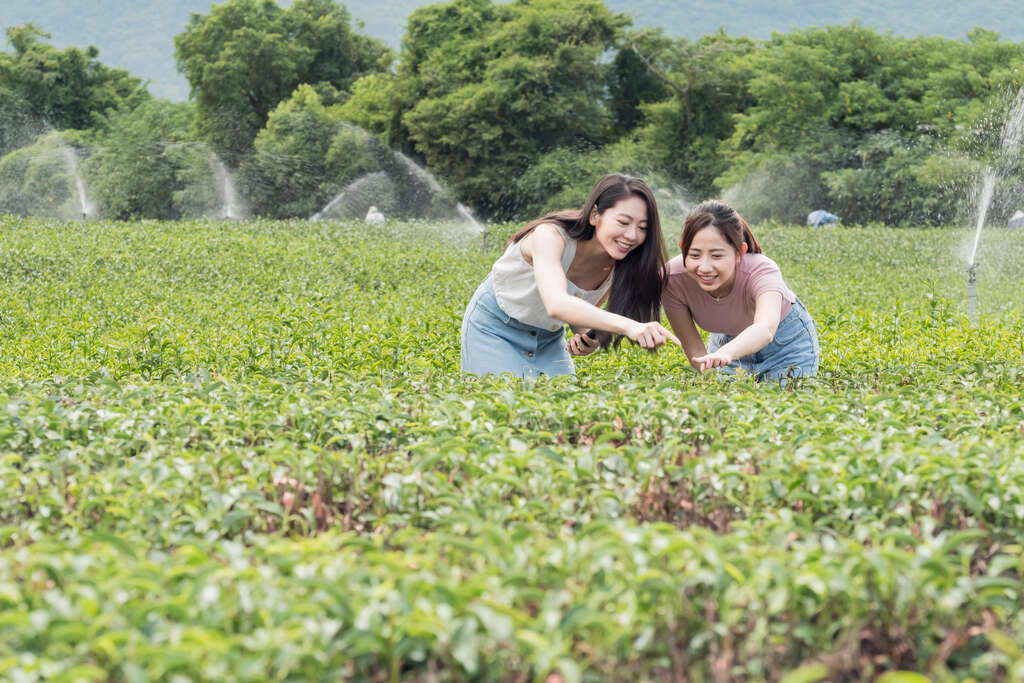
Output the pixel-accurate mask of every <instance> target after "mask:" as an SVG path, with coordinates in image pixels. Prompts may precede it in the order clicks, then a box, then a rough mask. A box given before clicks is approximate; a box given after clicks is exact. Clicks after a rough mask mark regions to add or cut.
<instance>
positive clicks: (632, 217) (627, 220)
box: [590, 195, 647, 261]
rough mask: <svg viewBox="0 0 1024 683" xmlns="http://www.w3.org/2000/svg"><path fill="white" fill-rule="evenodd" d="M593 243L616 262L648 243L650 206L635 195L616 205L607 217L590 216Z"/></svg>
mask: <svg viewBox="0 0 1024 683" xmlns="http://www.w3.org/2000/svg"><path fill="white" fill-rule="evenodd" d="M590 223H591V225H593V226H594V239H596V240H597V242H598V244H600V245H601V247H603V248H604V250H605V251H606V252H607V253H608V255H609V256H611V257H612V258H613V259H615V260H616V261H621V260H622V259H624V258H626V255H627V254H629V252H631V251H633V250H634V249H636V248H637V247H639V246H640V245H641V244H643V243H644V240H646V239H647V202H645V201H644V200H643V199H642V198H640V197H637V196H635V195H633V196H629V197H625V198H623V199H620V200H619V201H617V202H616V203H615V204H614V205H612V206H611V207H609V208H607V209H605V212H604V213H598V212H597V208H594V210H593V211H591V212H590Z"/></svg>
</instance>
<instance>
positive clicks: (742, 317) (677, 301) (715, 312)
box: [661, 254, 796, 337]
mask: <svg viewBox="0 0 1024 683" xmlns="http://www.w3.org/2000/svg"><path fill="white" fill-rule="evenodd" d="M765 292H779V293H780V294H782V316H781V318H780V320H781V319H782V318H785V317H786V316H787V315H789V311H790V309H791V308H793V302H794V301H796V294H794V293H793V291H792V290H791V289H790V288H789V287H787V286H786V282H785V281H784V280H783V279H782V272H781V271H780V270H779V267H778V266H777V265H776V264H775V261H772V260H771V259H770V258H768V257H767V256H765V255H764V254H744V255H743V258H742V259H740V263H739V265H738V266H737V267H736V280H735V282H734V283H733V286H732V291H730V292H729V294H728V295H726V296H724V297H722V298H721V299H720V300H716V299H715V297H713V296H711V295H710V294H708V293H707V292H705V291H704V290H703V289H701V288H700V285H698V284H697V282H696V281H695V280H694V279H693V278H692V277H690V274H689V273H687V272H686V267H685V266H684V265H683V257H682V255H680V256H676V257H675V258H674V259H672V260H671V261H669V262H668V281H667V282H666V284H665V290H664V291H663V292H662V295H661V305H662V306H664V307H665V310H666V311H680V310H689V312H690V316H691V317H692V318H693V321H694V322H695V323H697V325H698V326H699V327H700V328H701V329H703V330H707V331H708V332H721V333H724V334H727V335H730V336H733V337H735V336H736V335H737V334H739V333H740V332H742V331H743V330H745V329H746V328H748V327H749V326H750V325H751V323H753V322H754V310H755V307H756V304H757V297H759V296H761V295H762V294H764V293H765Z"/></svg>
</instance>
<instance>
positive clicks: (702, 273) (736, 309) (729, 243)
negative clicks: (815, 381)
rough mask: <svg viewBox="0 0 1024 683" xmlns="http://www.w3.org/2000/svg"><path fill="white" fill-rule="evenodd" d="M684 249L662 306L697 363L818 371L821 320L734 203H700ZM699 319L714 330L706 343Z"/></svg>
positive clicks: (753, 370)
mask: <svg viewBox="0 0 1024 683" xmlns="http://www.w3.org/2000/svg"><path fill="white" fill-rule="evenodd" d="M679 249H680V251H681V253H680V255H679V256H676V257H675V258H673V259H672V260H671V261H669V263H668V274H667V278H666V282H665V291H664V292H663V293H662V297H661V304H662V306H664V307H665V314H666V315H667V316H668V321H669V324H670V325H671V326H672V330H673V331H674V332H675V333H676V334H678V335H679V338H680V339H681V340H682V343H683V350H684V351H685V352H686V356H687V358H689V359H690V365H692V366H693V367H694V368H695V369H696V370H697V371H698V372H704V371H706V370H710V369H712V368H722V369H724V370H725V371H726V372H735V370H736V368H740V367H742V368H743V369H744V370H746V371H747V372H748V373H749V374H751V375H753V376H754V377H755V378H756V379H757V380H758V381H761V380H764V379H769V380H777V381H780V382H783V383H784V382H785V381H786V380H788V379H790V378H792V377H798V376H804V377H807V376H812V375H815V374H816V373H817V372H818V360H819V358H820V356H821V351H820V349H819V347H818V331H817V328H816V327H815V325H814V320H813V319H811V316H810V314H809V313H808V312H807V309H806V308H805V307H804V305H803V303H801V301H800V299H799V298H797V296H796V294H794V293H793V291H792V290H791V289H790V288H789V287H788V286H787V285H786V283H785V281H784V280H783V279H782V273H781V272H780V270H779V267H778V265H776V264H775V261H773V260H771V259H770V258H768V257H767V256H765V255H764V254H763V253H761V246H760V245H759V244H758V242H757V239H756V238H755V237H754V233H753V232H751V230H750V226H749V225H748V224H747V222H746V221H745V220H744V219H743V217H742V216H740V215H739V214H738V213H737V212H736V210H735V209H733V208H732V207H731V206H729V205H728V204H726V203H725V202H722V201H719V200H714V199H712V200H708V201H705V202H701V203H700V204H698V205H697V206H695V207H694V208H693V209H692V210H691V211H690V213H689V215H688V216H687V217H686V221H685V222H684V224H683V233H682V238H681V239H680V241H679ZM694 323H696V325H699V326H700V327H701V328H702V329H704V330H706V331H707V332H709V333H710V334H709V336H708V345H707V348H705V346H704V341H703V340H702V339H701V336H700V334H699V333H698V332H697V328H696V326H695V324H694Z"/></svg>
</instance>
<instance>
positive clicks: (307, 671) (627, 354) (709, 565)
mask: <svg viewBox="0 0 1024 683" xmlns="http://www.w3.org/2000/svg"><path fill="white" fill-rule="evenodd" d="M510 228H511V226H503V227H499V228H496V229H495V233H496V234H495V235H492V236H491V239H490V242H491V246H490V247H488V248H487V249H483V250H482V249H481V243H480V237H479V236H477V235H473V234H471V233H469V232H466V231H465V230H463V229H462V228H460V227H458V226H445V225H440V224H431V223H419V224H401V225H395V224H389V225H387V226H384V227H383V228H378V227H372V228H371V227H368V226H366V225H363V224H361V223H350V224H340V223H333V222H320V223H308V222H304V221H293V222H244V223H210V222H191V223H184V222H183V223H146V222H143V223H130V224H125V223H98V222H97V223H84V224H79V223H54V222H45V221H39V220H30V219H18V218H3V219H0V292H2V299H0V301H2V305H0V382H2V386H3V389H4V392H5V394H6V396H7V400H6V409H5V410H4V411H2V412H0V490H2V491H3V492H4V496H2V497H0V675H3V676H4V677H8V678H12V679H16V680H83V679H88V680H96V679H107V678H110V679H115V680H154V679H167V680H172V679H174V678H175V677H180V680H185V679H189V680H264V679H266V678H271V679H275V680H286V679H304V680H310V679H313V680H320V679H332V680H336V679H338V678H346V679H353V680H367V681H373V680H417V681H433V680H510V681H513V680H514V681H519V680H541V681H543V680H545V678H546V677H547V676H548V675H549V674H550V673H551V672H553V671H557V672H559V674H560V675H561V676H563V677H564V678H565V679H567V680H581V679H583V680H682V679H681V678H680V676H681V675H682V674H683V672H686V673H687V674H688V675H689V677H690V678H692V679H696V680H700V679H711V680H732V679H740V680H763V679H766V680H778V679H780V678H782V677H784V676H786V675H788V676H789V678H787V679H786V680H788V681H791V682H792V681H798V680H800V681H812V680H819V679H823V678H826V677H827V678H830V679H835V678H843V677H845V678H852V679H872V678H873V677H874V676H875V675H876V674H878V673H881V672H883V671H891V670H916V671H923V672H927V673H928V674H929V676H930V677H931V678H932V679H933V680H967V679H970V678H972V677H973V678H974V679H976V680H993V679H1000V678H1003V679H1012V678H1016V677H1020V676H1024V655H1022V654H1021V651H1020V648H1021V643H1024V618H1022V616H1021V609H1020V607H1021V595H1022V592H1021V590H1022V586H1021V582H1020V579H1021V572H1022V569H1024V556H1022V545H1021V542H1022V540H1024V534H1022V525H1024V464H1022V463H1021V461H1020V457H1019V454H1020V447H1019V443H1020V441H1021V438H1022V436H1024V401H1022V397H1021V390H1020V387H1021V385H1022V383H1024V298H1022V297H1024V295H1022V294H1021V292H1022V291H1024V269H1022V268H1021V266H1020V263H1022V260H1024V245H1022V244H1021V242H1020V240H1015V239H1014V237H1015V236H1016V234H1015V233H1012V232H1007V231H1005V230H1000V229H993V230H989V231H987V232H986V233H985V234H984V235H983V237H982V247H981V250H980V255H979V261H980V263H981V267H980V270H979V300H980V307H981V311H982V316H981V319H980V321H979V323H978V324H977V325H975V326H972V325H970V324H969V323H968V321H967V319H966V313H965V309H966V302H965V299H966V275H965V271H964V266H963V260H964V257H963V254H964V253H966V251H967V247H968V243H969V240H970V237H971V236H970V235H968V234H967V233H966V231H958V230H891V229H885V228H881V227H877V226H869V227H862V228H829V229H824V230H816V231H815V230H810V229H807V228H790V227H783V226H764V227H762V228H760V229H758V231H757V232H758V237H759V239H760V240H761V243H762V245H763V247H764V248H765V251H766V253H767V254H768V255H769V256H771V257H772V258H774V259H775V260H776V261H778V262H779V264H780V265H781V267H782V270H783V273H784V275H785V277H786V279H787V281H788V282H789V283H790V285H791V286H792V287H793V288H794V289H795V290H796V291H797V293H798V294H799V295H800V296H801V298H802V299H803V300H804V301H805V303H806V304H807V306H808V308H809V310H810V311H811V313H812V315H813V316H814V317H815V319H816V321H817V322H818V326H819V330H820V333H821V345H822V350H823V358H822V369H821V374H820V376H819V377H818V378H816V379H813V380H808V381H804V382H802V383H800V384H799V385H796V386H793V387H791V388H790V389H789V390H783V389H780V388H779V387H777V386H773V385H756V384H753V383H751V382H749V381H747V380H742V379H741V380H739V381H728V380H723V379H720V378H717V377H715V376H713V375H707V376H697V375H695V374H694V373H692V372H691V371H689V370H688V369H686V367H684V364H685V360H684V359H683V357H682V355H681V354H680V353H678V352H673V351H672V350H665V351H662V352H660V353H658V354H656V355H653V356H651V355H649V354H647V353H645V352H641V351H638V350H634V349H632V348H623V349H622V350H620V351H618V352H613V353H608V354H601V355H598V356H592V357H590V358H587V359H583V360H581V361H580V362H578V364H577V365H578V372H579V374H578V377H577V378H576V379H569V378H557V379H551V380H546V379H542V380H539V381H535V382H519V381H515V380H510V379H506V378H486V379H482V380H473V379H463V378H461V377H460V376H459V373H458V344H459V342H458V329H459V324H460V320H461V315H462V309H463V307H464V306H465V303H466V302H467V301H468V299H469V297H470V295H471V294H472V291H473V290H474V289H475V287H476V285H477V284H478V283H479V281H480V280H481V279H482V278H483V276H484V275H485V274H486V272H487V269H488V268H489V266H490V263H491V262H492V261H493V260H494V258H495V257H496V255H497V244H498V243H499V242H500V239H499V238H500V236H501V235H503V234H505V233H506V232H507V231H508V230H509V229H510ZM904 680H912V679H904Z"/></svg>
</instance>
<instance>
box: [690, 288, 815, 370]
mask: <svg viewBox="0 0 1024 683" xmlns="http://www.w3.org/2000/svg"><path fill="white" fill-rule="evenodd" d="M731 340H732V336H730V335H728V334H721V333H712V334H710V335H709V336H708V353H714V352H715V351H717V350H718V349H720V348H721V347H722V346H724V345H725V344H727V343H729V342H730V341H731ZM820 358H821V349H820V348H819V347H818V329H817V328H816V327H815V326H814V320H812V319H811V314H810V313H808V312H807V309H806V308H805V307H804V305H803V303H801V301H800V300H799V299H797V300H796V301H795V302H794V303H793V308H791V309H790V311H789V314H788V315H786V317H785V318H783V320H782V322H780V323H779V327H778V329H776V330H775V337H774V338H773V339H772V340H771V342H769V344H768V346H766V347H764V348H763V349H761V350H760V351H756V352H754V353H752V354H750V355H749V356H743V357H742V358H739V359H737V360H734V361H733V362H732V363H730V364H729V365H728V366H727V367H725V368H722V370H723V371H725V372H736V370H737V368H743V369H744V370H745V371H747V372H748V373H749V374H751V375H753V376H754V377H755V378H756V379H757V381H759V382H760V381H762V380H765V379H767V380H771V381H780V382H783V383H785V381H786V380H787V379H790V378H793V377H813V376H814V375H816V374H818V360H819V359H820Z"/></svg>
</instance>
